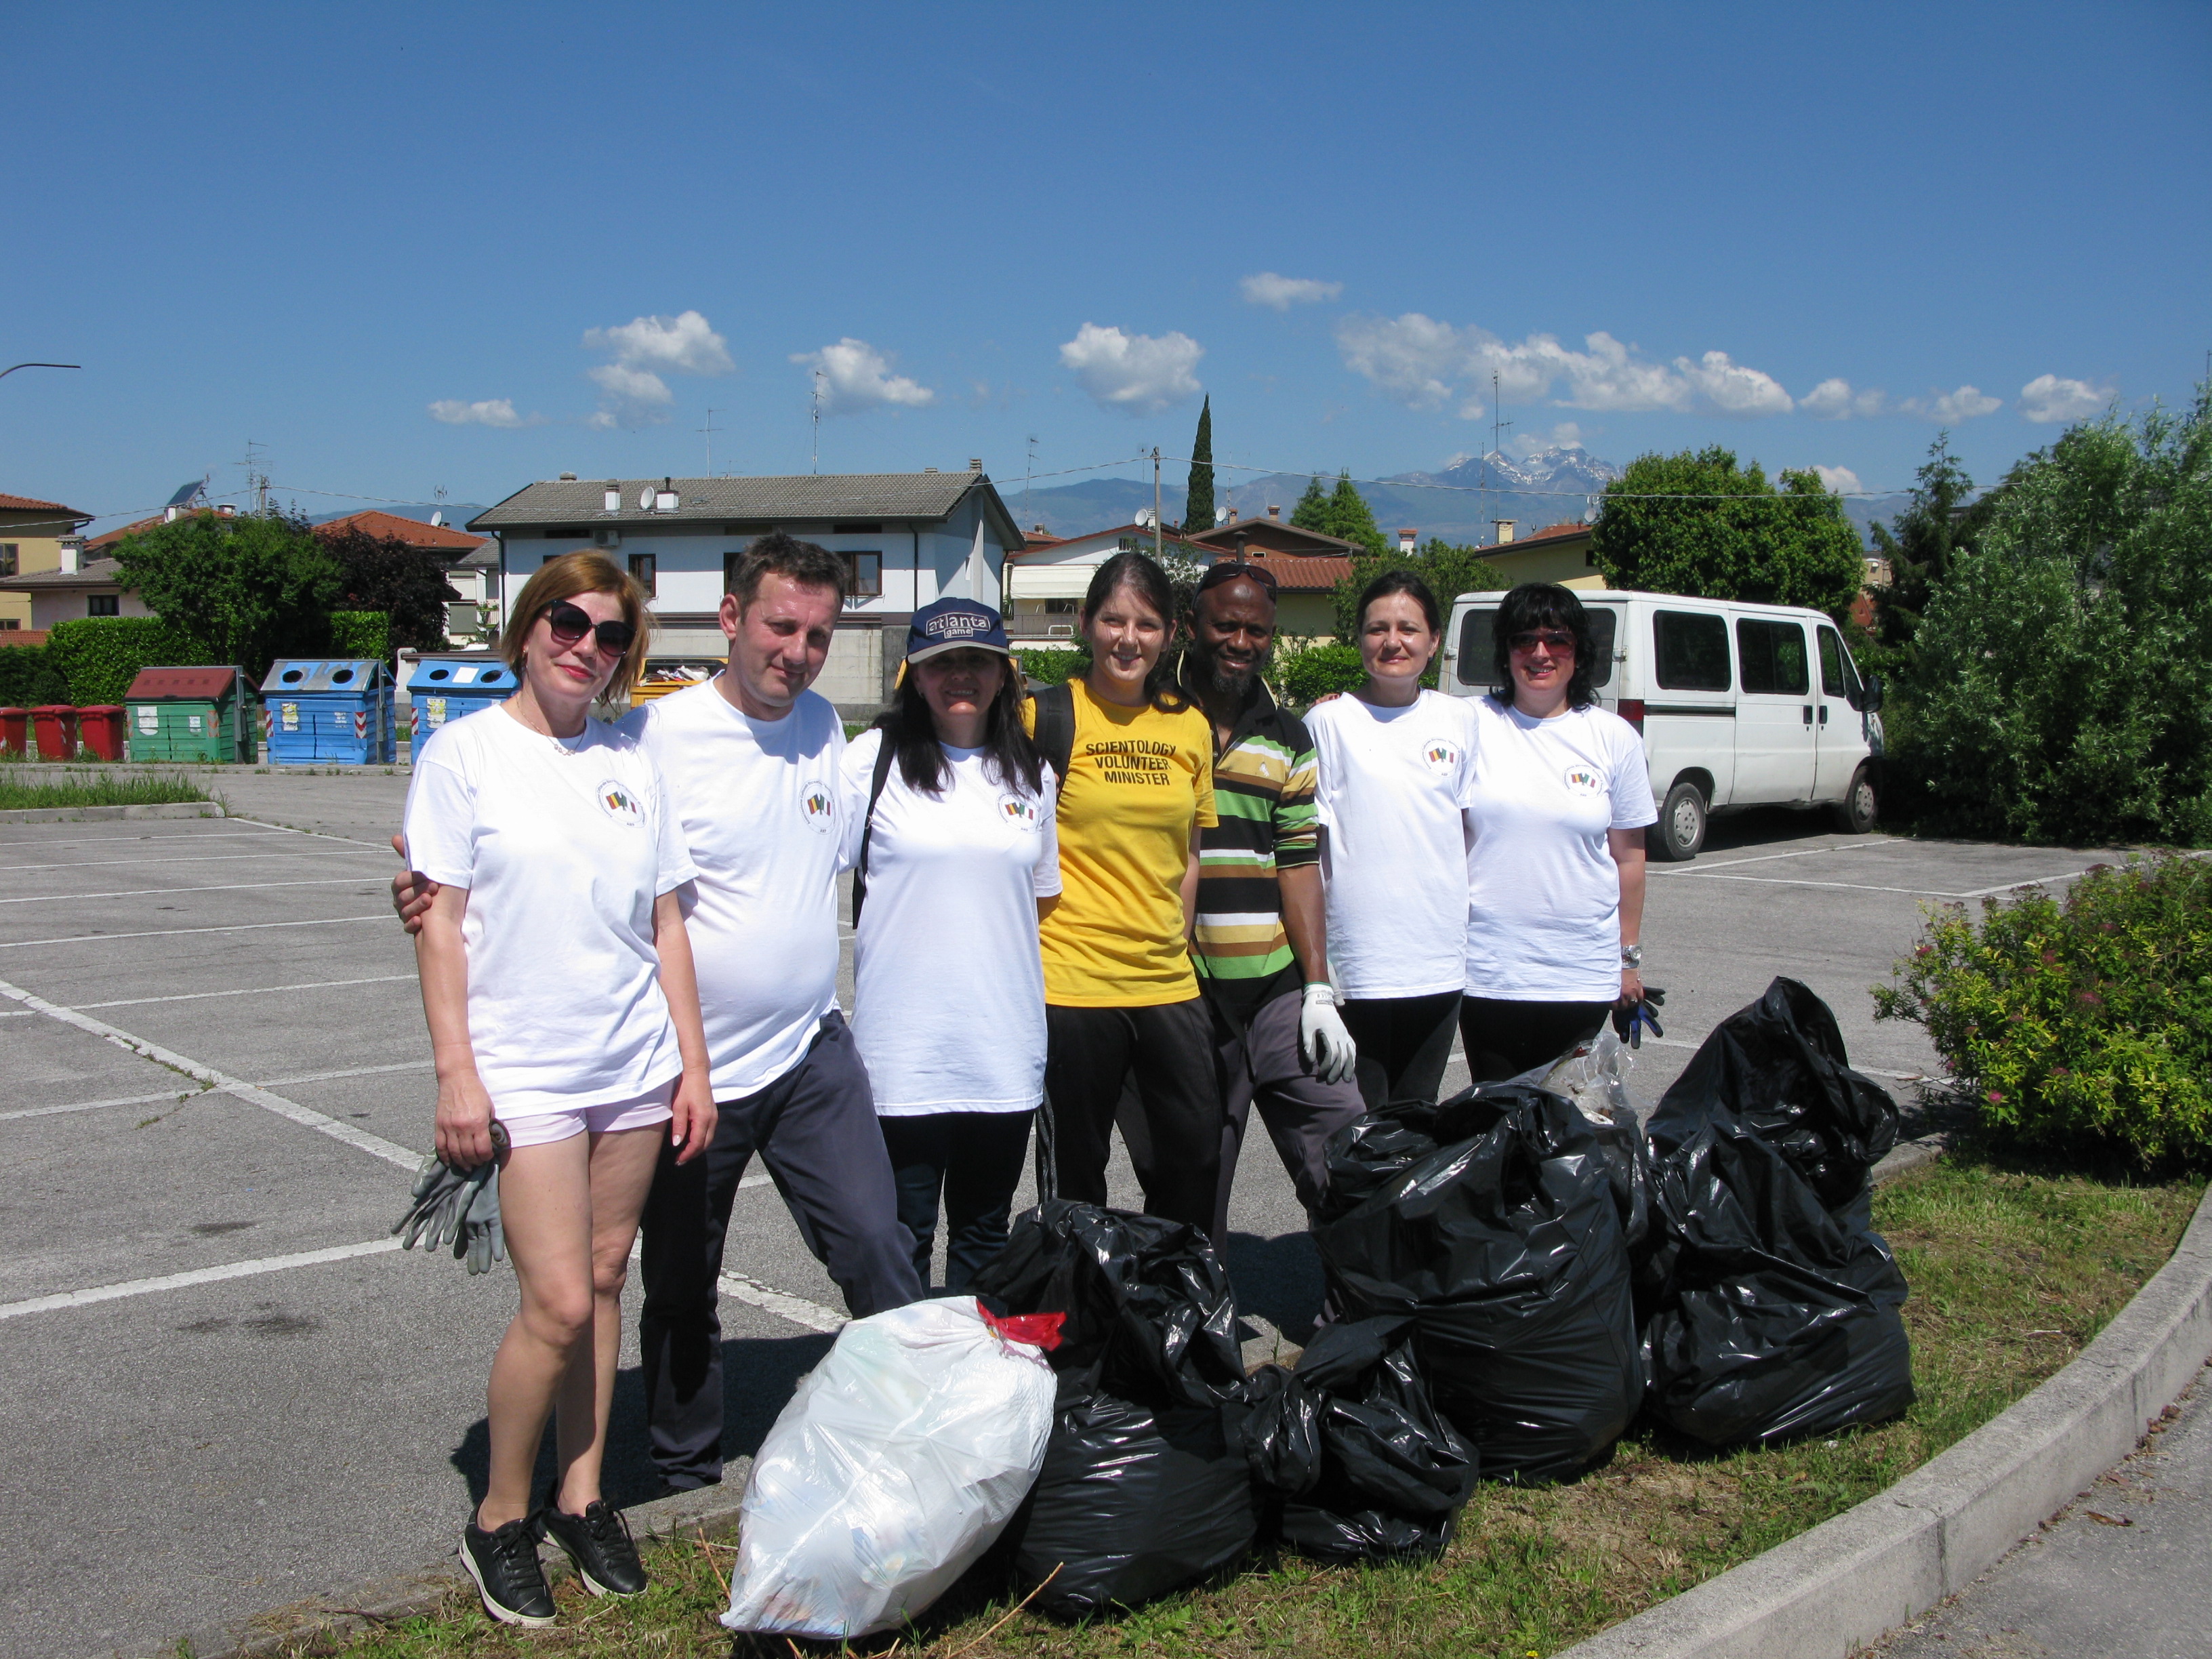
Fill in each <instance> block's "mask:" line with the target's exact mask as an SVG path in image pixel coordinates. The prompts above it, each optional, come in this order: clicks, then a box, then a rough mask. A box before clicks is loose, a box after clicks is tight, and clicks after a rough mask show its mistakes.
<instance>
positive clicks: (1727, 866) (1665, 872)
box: [1651, 836, 1905, 876]
mask: <svg viewBox="0 0 2212 1659" xmlns="http://www.w3.org/2000/svg"><path fill="white" fill-rule="evenodd" d="M1903 845H1905V843H1904V842H1902V841H1900V840H1899V838H1898V837H1897V836H1889V837H1887V839H1885V840H1876V841H1853V842H1843V843H1841V844H1839V845H1838V846H1833V847H1802V848H1798V849H1797V850H1796V852H1794V853H1761V854H1759V855H1758V856H1756V857H1755V858H1747V859H1729V860H1725V861H1723V862H1722V863H1719V864H1701V865H1699V866H1698V867H1697V868H1696V869H1694V870H1693V869H1691V868H1690V867H1689V866H1686V865H1659V866H1654V867H1653V868H1652V871H1651V873H1652V874H1653V875H1655V876H1705V875H1711V873H1712V872H1714V871H1716V870H1731V869H1734V868H1735V866H1737V865H1739V864H1766V863H1771V861H1772V860H1776V859H1809V858H1813V857H1815V856H1817V855H1818V854H1822V853H1865V852H1870V851H1872V850H1873V849H1874V848H1877V847H1901V846H1903Z"/></svg>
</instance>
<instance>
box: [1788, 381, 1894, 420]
mask: <svg viewBox="0 0 2212 1659" xmlns="http://www.w3.org/2000/svg"><path fill="white" fill-rule="evenodd" d="M1888 406H1889V395H1888V394H1887V392H1880V391H1876V390H1874V389H1872V388H1869V389H1868V390H1867V391H1864V392H1855V391H1853V390H1852V389H1851V383H1850V381H1849V380H1823V381H1821V382H1820V385H1818V386H1814V388H1813V389H1812V390H1811V391H1810V392H1807V393H1806V394H1805V395H1804V396H1803V397H1802V398H1799V399H1798V400H1797V407H1798V408H1800V409H1802V410H1804V411H1805V412H1806V413H1807V414H1808V415H1817V416H1820V418H1821V419H1822V420H1824V421H1845V420H1849V419H1850V417H1851V416H1854V415H1857V416H1862V417H1864V416H1869V415H1879V414H1881V412H1882V410H1884V409H1886V408H1887V407H1888Z"/></svg>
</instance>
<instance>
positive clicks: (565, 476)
mask: <svg viewBox="0 0 2212 1659" xmlns="http://www.w3.org/2000/svg"><path fill="white" fill-rule="evenodd" d="M561 482H562V483H575V482H576V475H575V474H574V473H573V472H563V473H562V475H561Z"/></svg>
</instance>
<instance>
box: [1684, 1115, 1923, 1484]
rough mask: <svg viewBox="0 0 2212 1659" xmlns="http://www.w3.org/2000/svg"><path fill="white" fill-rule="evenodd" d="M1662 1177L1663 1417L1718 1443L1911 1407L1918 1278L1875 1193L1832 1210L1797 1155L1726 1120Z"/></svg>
mask: <svg viewBox="0 0 2212 1659" xmlns="http://www.w3.org/2000/svg"><path fill="white" fill-rule="evenodd" d="M1659 1175H1660V1179H1659V1191H1658V1206H1657V1213H1658V1217H1659V1222H1660V1227H1661V1230H1662V1233H1664V1234H1665V1235H1667V1237H1668V1246H1667V1255H1668V1261H1667V1270H1668V1288H1667V1291H1666V1293H1665V1295H1664V1297H1663V1298H1662V1301H1661V1302H1660V1304H1659V1306H1658V1309H1657V1310H1656V1312H1655V1313H1654V1314H1653V1315H1652V1316H1651V1317H1650V1319H1649V1320H1648V1321H1647V1322H1646V1323H1645V1326H1644V1347H1645V1353H1646V1363H1647V1364H1648V1365H1649V1367H1650V1384H1651V1388H1650V1410H1651V1413H1652V1415H1653V1416H1654V1417H1655V1418H1656V1419H1658V1420H1659V1421H1660V1422H1662V1423H1664V1424H1666V1425H1668V1427H1670V1428H1672V1429H1674V1430H1675V1431H1678V1432H1680V1433H1682V1434H1686V1435H1687V1436H1689V1437H1692V1439H1695V1440H1698V1441H1700V1442H1702V1443H1704V1444H1705V1445H1708V1446H1711V1447H1715V1448H1719V1447H1724V1446H1736V1445H1745V1444H1765V1443H1769V1442H1771V1441H1776V1440H1784V1439H1795V1438H1800V1437H1805V1436H1809V1435H1817V1434H1832V1433H1834V1432H1835V1431H1837V1430H1838V1429H1841V1428H1844V1427H1846V1426H1848V1425H1851V1424H1855V1423H1876V1422H1881V1421H1882V1420H1883V1419H1887V1418H1891V1417H1894V1416H1896V1415H1897V1414H1898V1413H1900V1412H1902V1411H1904V1410H1905V1408H1906V1407H1908V1406H1910V1405H1911V1403H1912V1399H1913V1393H1912V1355H1911V1346H1910V1345H1909V1343H1908V1341H1907V1340H1906V1337H1905V1322H1904V1319H1903V1316H1901V1314H1900V1313H1899V1310H1900V1309H1901V1308H1902V1307H1903V1305H1904V1304H1905V1297H1906V1289H1905V1275H1904V1274H1903V1273H1900V1272H1899V1270H1898V1266H1897V1262H1896V1260H1895V1258H1894V1257H1893V1256H1892V1255H1891V1254H1890V1250H1889V1247H1888V1245H1887V1243H1884V1242H1883V1241H1882V1239H1881V1236H1880V1235H1878V1234H1877V1233H1875V1231H1874V1230H1873V1229H1872V1228H1871V1227H1870V1226H1869V1225H1867V1218H1868V1214H1869V1210H1868V1205H1867V1201H1866V1199H1865V1196H1864V1194H1863V1190H1862V1193H1861V1194H1860V1195H1859V1196H1857V1197H1856V1198H1854V1199H1853V1200H1850V1201H1849V1202H1848V1203H1847V1204H1846V1205H1845V1206H1844V1209H1843V1211H1842V1212H1841V1213H1840V1214H1831V1213H1830V1212H1829V1211H1828V1210H1827V1209H1826V1206H1823V1205H1822V1204H1821V1202H1820V1197H1819V1194H1818V1193H1817V1192H1816V1191H1815V1189H1814V1186H1813V1184H1812V1183H1811V1182H1808V1181H1807V1180H1806V1179H1805V1178H1804V1177H1803V1176H1802V1175H1801V1174H1799V1173H1798V1169H1797V1166H1796V1164H1794V1163H1793V1162H1792V1161H1791V1158H1790V1153H1789V1152H1788V1151H1786V1150H1785V1149H1784V1148H1782V1147H1779V1146H1774V1145H1772V1144H1771V1143H1770V1142H1769V1141H1768V1140H1767V1139H1765V1136H1764V1135H1763V1134H1761V1133H1759V1132H1758V1131H1757V1130H1754V1129H1753V1128H1752V1127H1748V1126H1747V1125H1745V1124H1743V1123H1741V1122H1740V1121H1737V1120H1736V1119H1735V1118H1734V1117H1733V1116H1731V1115H1729V1114H1727V1113H1719V1114H1717V1115H1715V1117H1714V1119H1713V1120H1712V1121H1711V1122H1709V1123H1708V1124H1706V1125H1705V1127H1703V1128H1702V1129H1700V1130H1699V1132H1698V1133H1697V1134H1696V1135H1695V1136H1694V1137H1693V1138H1692V1139H1690V1140H1689V1141H1688V1142H1687V1143H1686V1144H1685V1145H1682V1146H1677V1147H1676V1148H1675V1149H1674V1151H1673V1152H1671V1153H1670V1154H1669V1155H1668V1157H1667V1158H1665V1159H1664V1160H1662V1163H1661V1164H1660V1166H1659ZM1862 1188H1863V1181H1862Z"/></svg>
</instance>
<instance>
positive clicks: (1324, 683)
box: [1270, 640, 1367, 708]
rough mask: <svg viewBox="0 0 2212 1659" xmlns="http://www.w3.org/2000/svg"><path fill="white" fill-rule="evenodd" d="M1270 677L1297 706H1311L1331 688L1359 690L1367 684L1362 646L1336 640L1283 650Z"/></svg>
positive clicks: (1336, 689) (1285, 697)
mask: <svg viewBox="0 0 2212 1659" xmlns="http://www.w3.org/2000/svg"><path fill="white" fill-rule="evenodd" d="M1270 677H1271V678H1273V679H1274V680H1275V681H1276V682H1277V683H1278V684H1280V685H1281V687H1282V688H1283V700H1284V701H1285V702H1287V703H1290V704H1291V706H1292V707H1293V708H1312V707H1313V705H1314V702H1315V701H1316V699H1317V698H1319V697H1322V696H1325V695H1326V694H1327V693H1328V692H1331V691H1356V690H1358V689H1359V688H1360V687H1361V686H1363V685H1364V684H1367V671H1366V670H1365V669H1364V668H1363V667H1362V666H1361V665H1360V662H1359V647H1358V646H1356V645H1346V644H1344V643H1343V642H1342V641H1337V640H1331V641H1328V642H1327V643H1308V644H1306V645H1304V647H1298V648H1296V649H1293V650H1290V651H1285V652H1284V653H1281V654H1280V655H1279V656H1278V657H1277V658H1276V659H1275V665H1274V668H1273V671H1272V674H1271V676H1270Z"/></svg>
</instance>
